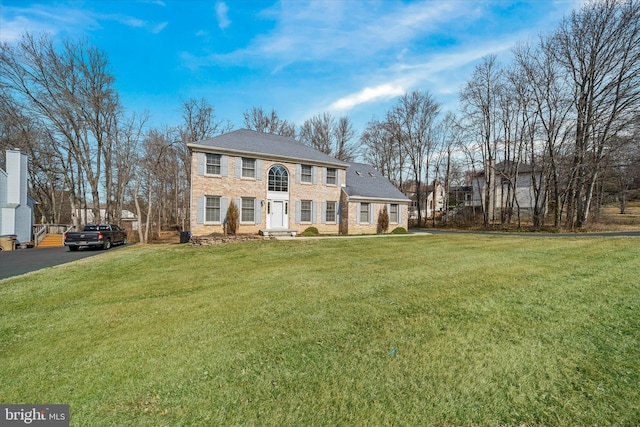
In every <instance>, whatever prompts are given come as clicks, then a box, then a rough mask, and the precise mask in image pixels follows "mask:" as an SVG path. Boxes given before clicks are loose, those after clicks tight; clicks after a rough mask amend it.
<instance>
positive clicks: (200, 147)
mask: <svg viewBox="0 0 640 427" xmlns="http://www.w3.org/2000/svg"><path fill="white" fill-rule="evenodd" d="M187 147H189V148H190V149H191V150H195V151H202V152H205V153H211V154H228V155H230V156H244V157H250V158H252V159H255V158H261V159H269V160H275V161H281V162H288V163H300V161H301V160H304V162H305V164H309V165H314V166H327V165H328V166H335V167H339V168H342V169H347V168H348V167H349V164H347V163H343V162H340V161H337V162H330V161H326V162H325V161H320V160H312V159H305V158H303V157H289V156H278V155H274V154H267V153H260V152H257V151H242V150H234V149H231V148H221V147H210V146H208V145H199V144H193V143H188V144H187Z"/></svg>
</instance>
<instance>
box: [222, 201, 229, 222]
mask: <svg viewBox="0 0 640 427" xmlns="http://www.w3.org/2000/svg"><path fill="white" fill-rule="evenodd" d="M228 209H229V199H227V198H226V197H222V198H220V222H221V223H223V224H224V223H226V222H227V210H228Z"/></svg>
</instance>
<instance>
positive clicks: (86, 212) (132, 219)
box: [76, 204, 138, 230]
mask: <svg viewBox="0 0 640 427" xmlns="http://www.w3.org/2000/svg"><path fill="white" fill-rule="evenodd" d="M76 216H77V217H78V218H80V224H95V223H96V219H95V216H94V214H93V205H87V206H86V207H81V208H77V209H76ZM106 217H107V209H106V207H104V206H102V204H101V205H100V218H102V222H109V223H118V224H120V225H122V223H128V224H131V225H130V226H129V227H127V229H132V230H137V229H138V218H137V217H136V214H134V213H133V212H131V211H129V210H127V209H123V210H122V212H121V214H120V218H112V219H110V220H106V219H105V218H106Z"/></svg>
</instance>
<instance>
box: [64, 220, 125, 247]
mask: <svg viewBox="0 0 640 427" xmlns="http://www.w3.org/2000/svg"><path fill="white" fill-rule="evenodd" d="M116 244H121V245H126V244H127V232H126V231H125V230H123V229H122V228H120V227H118V226H117V225H115V224H98V225H95V224H87V225H85V227H84V229H83V230H82V231H68V232H66V233H65V234H64V245H65V246H68V247H69V250H70V251H77V250H78V248H80V247H81V246H100V247H101V248H102V249H109V248H110V247H111V246H112V245H116Z"/></svg>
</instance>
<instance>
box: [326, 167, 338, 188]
mask: <svg viewBox="0 0 640 427" xmlns="http://www.w3.org/2000/svg"><path fill="white" fill-rule="evenodd" d="M337 183H338V171H337V169H335V168H327V184H330V185H336V184H337Z"/></svg>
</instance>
